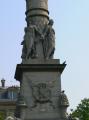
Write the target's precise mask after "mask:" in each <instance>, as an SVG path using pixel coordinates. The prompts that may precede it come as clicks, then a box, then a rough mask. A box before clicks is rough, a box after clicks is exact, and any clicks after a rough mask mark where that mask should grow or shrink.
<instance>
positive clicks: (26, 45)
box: [21, 19, 55, 60]
mask: <svg viewBox="0 0 89 120" xmlns="http://www.w3.org/2000/svg"><path fill="white" fill-rule="evenodd" d="M52 26H53V20H52V19H51V20H49V23H48V24H46V25H45V26H44V29H43V31H41V30H40V28H39V25H38V26H37V25H34V24H32V23H31V22H30V25H29V26H28V27H26V28H25V35H24V40H23V41H22V43H21V45H23V49H22V56H21V58H22V60H26V59H29V58H31V59H34V58H40V54H38V52H39V53H40V52H41V50H42V51H43V53H41V54H43V58H44V59H51V58H53V54H54V50H55V31H54V29H53V28H52ZM37 46H38V47H40V48H39V49H38V50H39V51H38V50H37Z"/></svg>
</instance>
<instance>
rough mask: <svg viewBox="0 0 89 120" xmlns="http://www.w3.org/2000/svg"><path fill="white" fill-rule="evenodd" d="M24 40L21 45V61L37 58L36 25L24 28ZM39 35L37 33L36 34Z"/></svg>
mask: <svg viewBox="0 0 89 120" xmlns="http://www.w3.org/2000/svg"><path fill="white" fill-rule="evenodd" d="M24 31H25V35H24V40H23V41H22V43H21V45H23V49H22V56H21V58H22V59H23V60H25V59H29V58H37V57H38V55H37V51H36V34H37V33H36V32H38V30H37V27H36V25H33V24H31V23H30V26H29V27H26V28H25V30H24ZM38 33H39V32H38Z"/></svg>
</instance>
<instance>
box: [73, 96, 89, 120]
mask: <svg viewBox="0 0 89 120" xmlns="http://www.w3.org/2000/svg"><path fill="white" fill-rule="evenodd" d="M71 115H72V117H73V118H74V117H78V118H79V119H80V120H89V99H87V98H85V99H83V100H81V102H80V104H79V105H78V106H77V108H76V110H74V111H73V112H72V114H71Z"/></svg>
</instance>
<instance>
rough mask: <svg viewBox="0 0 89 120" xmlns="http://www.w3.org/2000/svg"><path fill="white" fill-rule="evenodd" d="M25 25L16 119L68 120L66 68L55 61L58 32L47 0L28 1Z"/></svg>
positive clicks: (19, 70) (18, 75)
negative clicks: (63, 85) (63, 78)
mask: <svg viewBox="0 0 89 120" xmlns="http://www.w3.org/2000/svg"><path fill="white" fill-rule="evenodd" d="M26 22H27V26H26V27H25V29H24V32H25V34H24V37H23V40H22V42H21V45H22V46H23V48H22V55H21V58H22V63H21V64H18V65H17V67H16V72H15V78H16V80H18V81H20V87H21V89H20V93H19V97H18V101H17V110H16V117H17V118H20V119H22V120H66V119H67V115H66V109H67V107H68V105H69V103H68V99H67V96H66V95H65V93H64V91H62V89H61V74H62V72H63V70H64V68H65V66H66V64H65V63H63V64H60V60H59V59H53V55H54V51H55V31H54V29H53V20H52V19H50V18H49V12H48V0H26Z"/></svg>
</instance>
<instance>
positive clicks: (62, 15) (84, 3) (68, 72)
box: [0, 0, 89, 109]
mask: <svg viewBox="0 0 89 120" xmlns="http://www.w3.org/2000/svg"><path fill="white" fill-rule="evenodd" d="M49 11H50V17H51V18H53V19H54V29H55V32H56V51H55V58H57V59H60V61H61V63H62V62H63V61H65V60H66V62H67V67H66V68H65V70H64V72H63V74H62V89H63V90H65V92H66V94H67V96H68V99H69V102H70V107H69V109H70V108H75V107H76V105H77V104H78V103H79V102H80V101H81V99H83V98H85V97H87V98H89V92H88V91H89V0H49ZM25 26H26V22H25V0H1V1H0V79H2V78H5V79H6V85H7V86H8V85H18V84H19V83H18V82H16V81H15V79H14V74H15V68H16V64H18V63H21V58H20V56H21V50H22V48H21V45H20V43H21V41H22V40H23V35H24V27H25Z"/></svg>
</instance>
